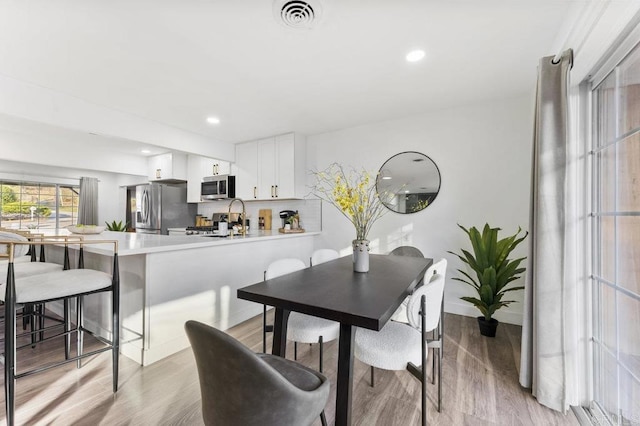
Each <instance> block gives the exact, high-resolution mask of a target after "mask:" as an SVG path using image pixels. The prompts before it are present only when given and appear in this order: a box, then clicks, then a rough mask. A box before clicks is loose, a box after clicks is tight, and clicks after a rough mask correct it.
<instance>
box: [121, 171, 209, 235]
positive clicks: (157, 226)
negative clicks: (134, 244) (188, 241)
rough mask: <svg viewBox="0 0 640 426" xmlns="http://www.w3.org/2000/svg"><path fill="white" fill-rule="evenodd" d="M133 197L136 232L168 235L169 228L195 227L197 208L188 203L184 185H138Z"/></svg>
mask: <svg viewBox="0 0 640 426" xmlns="http://www.w3.org/2000/svg"><path fill="white" fill-rule="evenodd" d="M135 194H136V198H135V209H134V208H133V206H132V209H131V211H132V212H135V213H134V214H135V224H136V232H139V233H144V234H162V235H167V234H168V233H169V232H168V230H167V229H168V228H184V227H187V226H193V225H194V223H195V217H196V213H197V209H198V207H197V205H196V204H188V203H187V187H186V185H179V186H176V185H166V184H161V183H150V184H148V185H138V186H136V192H135Z"/></svg>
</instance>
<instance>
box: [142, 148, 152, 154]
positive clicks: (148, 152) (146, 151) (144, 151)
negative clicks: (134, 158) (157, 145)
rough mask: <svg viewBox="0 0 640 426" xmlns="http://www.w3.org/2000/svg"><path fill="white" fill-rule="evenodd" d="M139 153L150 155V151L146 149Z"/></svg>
mask: <svg viewBox="0 0 640 426" xmlns="http://www.w3.org/2000/svg"><path fill="white" fill-rule="evenodd" d="M140 152H141V153H143V154H151V151H149V150H148V149H143V150H142V151H140Z"/></svg>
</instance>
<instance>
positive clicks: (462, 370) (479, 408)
mask: <svg viewBox="0 0 640 426" xmlns="http://www.w3.org/2000/svg"><path fill="white" fill-rule="evenodd" d="M260 327H261V318H260V317H256V318H253V319H251V320H249V321H247V322H245V323H243V324H240V325H238V326H236V327H234V328H233V329H231V330H230V334H232V335H233V336H234V337H236V338H237V339H239V340H240V341H242V342H243V343H244V344H245V345H247V346H249V347H250V348H252V349H254V350H256V351H257V350H260V349H261V329H260ZM445 328H446V339H445V357H444V363H443V377H444V378H443V410H442V412H441V413H438V412H437V411H436V410H435V406H434V404H433V402H434V401H435V396H436V393H435V392H436V386H435V385H429V388H428V391H429V398H430V400H431V401H430V404H429V413H428V419H429V422H430V424H437V425H440V424H441V425H449V426H451V425H521V424H522V425H555V424H558V425H560V424H562V425H564V424H568V425H577V424H578V422H577V420H576V419H575V417H574V416H573V414H571V413H569V414H567V415H563V414H560V413H557V412H554V411H552V410H549V409H547V408H545V407H543V406H541V405H539V404H538V403H537V402H536V400H535V398H533V397H532V396H531V395H530V393H529V392H528V391H527V390H524V389H522V388H521V387H520V385H519V384H518V373H517V370H516V366H517V365H519V351H520V343H519V342H520V327H517V326H512V325H507V324H501V325H500V327H499V328H498V336H497V337H496V338H495V339H490V338H486V337H482V336H480V334H479V332H478V330H477V323H476V320H475V318H466V317H461V316H457V315H449V314H448V315H447V316H446V321H445ZM61 343H62V342H50V343H47V344H41V345H39V346H38V347H37V348H36V349H26V350H25V351H21V352H19V354H18V357H19V360H20V359H21V357H22V359H26V361H25V363H29V362H31V358H32V357H35V356H38V357H41V358H46V359H53V358H54V357H56V356H57V355H56V354H59V353H60V347H61ZM288 353H289V354H291V356H292V354H293V348H292V345H291V348H290V349H289V351H288ZM299 355H300V357H299V361H300V362H302V363H303V364H305V365H308V366H311V367H312V368H317V362H318V348H317V345H314V346H313V347H310V346H309V345H300V347H299ZM25 363H23V364H22V365H25ZM336 363H337V345H336V342H330V343H327V344H325V362H324V367H325V371H324V373H325V374H326V375H327V376H328V377H329V379H330V380H331V383H332V393H331V396H330V398H329V402H328V404H327V407H326V414H327V419H328V421H329V423H330V424H332V423H333V419H334V411H335V386H333V385H334V384H335V377H336ZM110 371H111V361H110V355H109V354H108V353H103V354H101V355H98V356H97V357H95V358H94V359H91V360H89V361H87V362H86V363H85V365H84V366H83V368H81V369H76V368H75V364H73V365H66V366H64V367H60V368H57V369H54V370H50V371H48V372H45V373H42V374H38V375H34V376H29V377H25V378H22V379H20V380H18V382H17V386H16V389H17V396H16V411H17V414H16V416H17V424H25V425H32V424H37V425H72V424H73V425H75V424H77V425H98V424H100V425H201V424H202V418H201V414H200V389H199V385H198V377H197V373H196V368H195V363H194V359H193V355H192V353H191V350H190V349H187V350H184V351H182V352H179V353H177V354H175V355H173V356H171V357H169V358H166V359H164V360H162V361H159V362H157V363H155V364H153V365H151V366H148V367H144V368H142V367H140V366H138V365H136V364H135V363H133V362H131V361H129V360H128V359H127V358H125V357H121V368H120V388H119V391H118V393H117V394H113V393H112V392H111V372H110ZM353 377H354V386H353V387H354V398H353V416H352V417H353V422H354V424H355V425H367V426H368V425H403V426H404V425H417V424H419V421H420V383H419V382H418V381H417V380H416V379H414V378H413V377H412V376H411V375H410V374H409V373H408V372H406V371H395V372H394V371H382V370H376V386H375V388H372V387H370V385H369V370H368V367H367V366H366V365H364V364H362V363H361V362H359V361H357V360H355V362H354V375H353ZM3 395H4V394H3ZM2 407H4V398H3V401H2ZM0 418H1V419H2V421H3V422H4V409H2V414H1V415H0ZM317 424H320V422H319V421H318V422H317Z"/></svg>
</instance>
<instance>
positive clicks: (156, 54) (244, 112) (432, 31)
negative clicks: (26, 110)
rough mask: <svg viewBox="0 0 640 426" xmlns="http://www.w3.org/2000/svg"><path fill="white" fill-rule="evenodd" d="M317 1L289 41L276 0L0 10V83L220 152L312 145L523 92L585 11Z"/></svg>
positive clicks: (526, 1) (532, 1)
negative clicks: (311, 20)
mask: <svg viewBox="0 0 640 426" xmlns="http://www.w3.org/2000/svg"><path fill="white" fill-rule="evenodd" d="M320 1H321V3H320V4H321V6H322V10H323V14H322V17H321V19H320V22H319V24H318V25H317V26H316V27H315V28H314V29H311V30H291V29H288V28H285V27H284V26H282V25H280V24H279V23H278V22H276V19H275V18H274V13H273V10H272V0H236V1H229V0H208V1H205V0H131V1H104V0H73V1H72V0H40V1H36V0H32V1H20V0H11V1H10V0H0V74H3V75H5V76H7V77H11V78H14V79H18V80H21V81H25V82H29V83H32V84H36V85H38V86H42V87H44V88H47V89H51V90H55V91H58V92H61V93H65V94H67V95H71V96H74V97H77V98H80V99H83V100H85V101H88V102H91V103H95V104H97V105H101V106H104V107H108V108H111V109H115V110H118V111H121V112H126V113H129V114H133V115H136V116H138V117H143V118H146V119H149V120H153V121H156V122H161V123H164V124H168V125H171V126H175V127H177V128H180V129H184V130H188V131H190V132H193V133H197V134H201V135H205V136H208V137H211V138H212V139H215V140H218V141H226V142H239V141H244V140H250V139H253V138H258V137H264V136H269V135H274V134H278V133H284V132H288V131H298V132H301V133H303V134H307V135H310V134H318V133H323V132H327V131H332V130H337V129H341V128H346V127H351V126H355V125H360V124H364V123H369V122H375V121H380V120H385V119H392V118H397V117H402V116H407V115H411V114H417V113H421V112H425V111H429V110H434V109H441V108H446V107H449V106H453V105H461V104H469V103H475V102H480V101H482V100H486V99H496V98H504V97H509V96H517V95H520V94H523V93H527V92H530V91H531V90H533V87H534V85H535V72H536V66H537V62H538V59H539V58H540V57H542V56H545V55H550V54H555V53H556V52H554V51H553V50H552V49H553V48H554V42H557V40H556V38H557V37H558V34H560V33H561V32H562V31H561V24H562V22H563V21H564V20H565V19H566V18H567V14H568V13H569V12H570V11H571V6H572V5H573V4H574V3H584V1H580V2H575V1H563V0H554V1H549V0H510V1H506V0H502V1H494V0H483V1H478V0H466V1H455V0H449V1H435V0H432V1H428V0H416V1H413V0H398V1H389V0H367V1H364V0H362V1H355V0H320ZM310 2H311V3H312V4H317V2H318V0H310ZM413 48H422V49H424V50H425V51H426V53H427V55H426V58H425V59H424V60H423V61H422V62H420V63H415V64H409V63H407V62H406V61H405V59H404V56H405V54H406V53H407V52H408V51H409V50H411V49H413ZM208 115H216V116H218V117H220V119H221V121H222V123H221V124H220V125H218V126H215V127H214V126H211V125H208V124H207V123H206V122H205V118H206V117H207V116H208Z"/></svg>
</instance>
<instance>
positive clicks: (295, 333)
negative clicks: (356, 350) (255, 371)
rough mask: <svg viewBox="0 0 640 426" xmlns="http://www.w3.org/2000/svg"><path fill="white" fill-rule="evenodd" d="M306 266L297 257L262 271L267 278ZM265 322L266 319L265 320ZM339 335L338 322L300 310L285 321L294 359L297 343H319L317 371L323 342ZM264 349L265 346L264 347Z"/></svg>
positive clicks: (321, 358)
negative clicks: (291, 342) (291, 341)
mask: <svg viewBox="0 0 640 426" xmlns="http://www.w3.org/2000/svg"><path fill="white" fill-rule="evenodd" d="M304 268H306V266H305V264H304V262H302V261H301V260H299V259H280V260H277V261H275V262H273V263H271V264H270V265H269V266H268V267H267V270H266V271H265V273H264V279H265V280H269V279H272V278H276V277H279V276H281V275H285V274H289V273H291V272H295V271H299V270H301V269H304ZM265 322H266V321H265ZM339 335H340V324H339V323H337V322H335V321H331V320H327V319H324V318H318V317H314V316H311V315H306V314H302V313H300V312H291V314H290V315H289V321H288V322H287V339H289V340H293V342H294V354H293V356H294V359H297V358H298V343H319V347H320V356H319V371H320V372H321V373H322V362H323V344H324V342H328V341H331V340H335V339H337V338H338V336H339ZM265 349H266V348H265Z"/></svg>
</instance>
